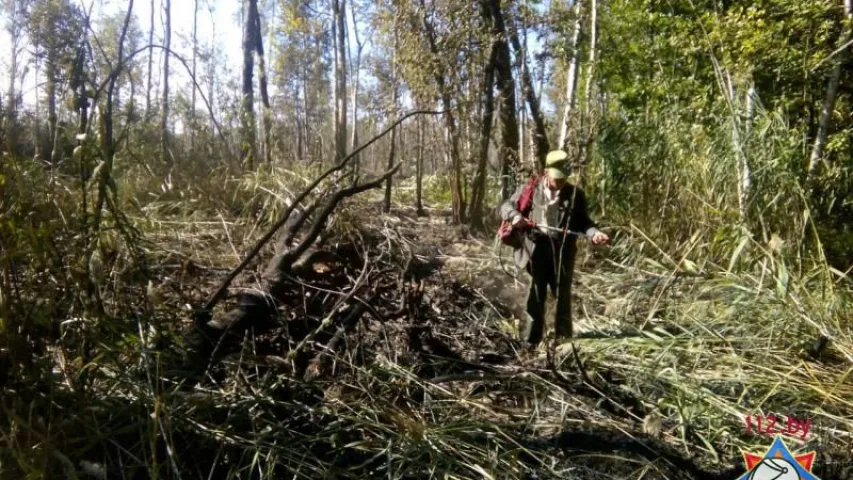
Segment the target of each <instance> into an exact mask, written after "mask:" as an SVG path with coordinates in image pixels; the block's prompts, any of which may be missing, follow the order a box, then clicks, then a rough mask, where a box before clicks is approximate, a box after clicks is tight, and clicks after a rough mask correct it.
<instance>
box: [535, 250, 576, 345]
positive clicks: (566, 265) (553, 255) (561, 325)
mask: <svg viewBox="0 0 853 480" xmlns="http://www.w3.org/2000/svg"><path fill="white" fill-rule="evenodd" d="M535 243H536V246H535V248H534V249H533V255H532V256H531V258H530V262H528V264H527V272H528V273H529V274H530V291H529V293H528V294H527V315H528V317H529V318H528V319H527V322H526V325H525V326H524V329H523V330H522V333H521V335H522V338H523V339H524V340H526V341H527V342H528V343H531V344H538V343H539V342H541V341H542V336H543V334H544V333H545V300H546V299H547V297H548V287H550V288H551V293H552V294H553V295H554V296H555V297H556V298H557V314H556V318H555V319H554V329H555V333H556V335H557V337H558V338H564V337H571V336H572V274H573V273H574V266H575V253H576V252H577V245H576V244H575V242H573V241H567V242H565V243H563V245H562V246H560V245H559V242H556V241H552V240H551V239H550V238H548V237H544V236H543V237H541V238H538V239H536V242H535Z"/></svg>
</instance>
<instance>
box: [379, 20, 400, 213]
mask: <svg viewBox="0 0 853 480" xmlns="http://www.w3.org/2000/svg"><path fill="white" fill-rule="evenodd" d="M397 48H399V37H398V35H397V28H396V27H395V28H394V46H393V50H392V51H391V108H390V110H391V112H390V114H389V115H388V117H389V118H391V117H392V116H393V115H394V114H395V113H396V112H397V108H398V107H397V103H398V101H399V97H400V88H399V86H398V85H397V58H396V57H397ZM396 148H397V129H396V128H394V129H392V130H391V144H390V147H389V148H388V165H390V167H389V168H388V170H390V169H391V168H394V160H395V158H394V154H395V152H396ZM391 179H392V177H388V179H387V180H385V204H384V208H383V209H384V211H385V213H388V212H390V211H391Z"/></svg>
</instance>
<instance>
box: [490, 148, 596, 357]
mask: <svg viewBox="0 0 853 480" xmlns="http://www.w3.org/2000/svg"><path fill="white" fill-rule="evenodd" d="M569 175H570V167H569V165H568V154H567V153H566V152H565V151H563V150H555V151H552V152H550V153H548V155H547V157H546V159H545V171H544V172H543V173H541V174H539V175H537V176H535V177H534V178H533V179H531V181H529V182H528V183H527V184H525V185H522V186H520V187H519V188H518V189H517V190H516V192H515V193H514V194H513V195H512V196H511V197H510V198H509V199H507V200H506V201H505V202H504V203H503V204H502V205H501V208H500V214H501V219H502V220H504V221H505V222H507V224H508V225H511V227H512V230H513V233H514V234H520V236H521V241H520V242H518V243H517V244H516V248H515V249H514V252H513V257H514V260H515V264H516V266H517V267H518V268H519V269H520V270H526V271H527V272H528V274H530V290H529V292H528V295H527V317H528V318H527V319H526V321H524V322H523V324H524V325H523V328H522V332H521V335H522V338H523V339H524V340H525V341H526V342H528V343H530V344H531V345H537V344H539V342H541V341H542V337H543V335H544V333H545V332H544V330H545V300H546V298H547V289H548V287H550V288H551V292H552V294H553V295H554V296H555V297H556V299H557V312H556V318H555V319H554V325H555V328H554V329H555V333H556V337H557V338H558V339H561V338H571V337H572V333H573V332H572V299H571V292H572V277H573V272H574V266H575V255H576V254H577V238H578V237H585V238H589V239H590V240H591V241H592V243H593V244H594V245H603V244H606V243H608V242H610V237H609V236H608V235H607V234H606V233H604V232H602V231H601V230H599V229H598V227H597V226H596V224H595V223H594V222H593V221H592V219H590V217H589V214H588V212H587V204H586V196H585V194H584V192H583V190H581V188H580V187H577V186H575V185H572V184H571V183H569V182H568V177H569ZM520 203H521V204H522V205H519V204H520Z"/></svg>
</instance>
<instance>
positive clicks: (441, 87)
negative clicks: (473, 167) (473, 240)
mask: <svg viewBox="0 0 853 480" xmlns="http://www.w3.org/2000/svg"><path fill="white" fill-rule="evenodd" d="M421 9H422V10H423V15H422V17H421V22H422V26H423V29H424V33H425V34H426V37H427V42H428V44H429V48H430V54H431V55H432V58H433V60H434V61H435V62H436V65H435V68H434V69H433V75H434V77H435V83H436V85H437V86H438V92H439V95H440V97H441V105H442V108H443V109H444V115H443V117H444V129H445V137H446V139H445V142H446V145H447V146H448V149H449V151H448V155H449V156H450V163H451V173H450V177H451V178H450V200H451V206H452V210H453V216H452V220H453V223H454V224H456V225H460V224H463V223H465V197H464V195H463V191H462V158H461V156H460V154H459V135H458V132H457V126H456V117H455V116H454V115H453V110H452V108H453V102H452V100H451V97H450V91H449V90H450V89H449V88H448V86H447V82H446V79H445V71H444V70H445V69H444V65H443V63H442V59H443V57H442V53H441V52H439V50H438V45H437V44H436V39H435V31H434V30H433V27H432V25H430V23H429V20H428V18H427V9H426V5H425V3H424V0H421Z"/></svg>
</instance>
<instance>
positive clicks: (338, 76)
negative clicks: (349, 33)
mask: <svg viewBox="0 0 853 480" xmlns="http://www.w3.org/2000/svg"><path fill="white" fill-rule="evenodd" d="M332 11H333V14H334V21H335V161H336V162H339V161H341V159H343V158H344V157H345V156H346V155H347V114H348V112H347V69H346V0H332Z"/></svg>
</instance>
